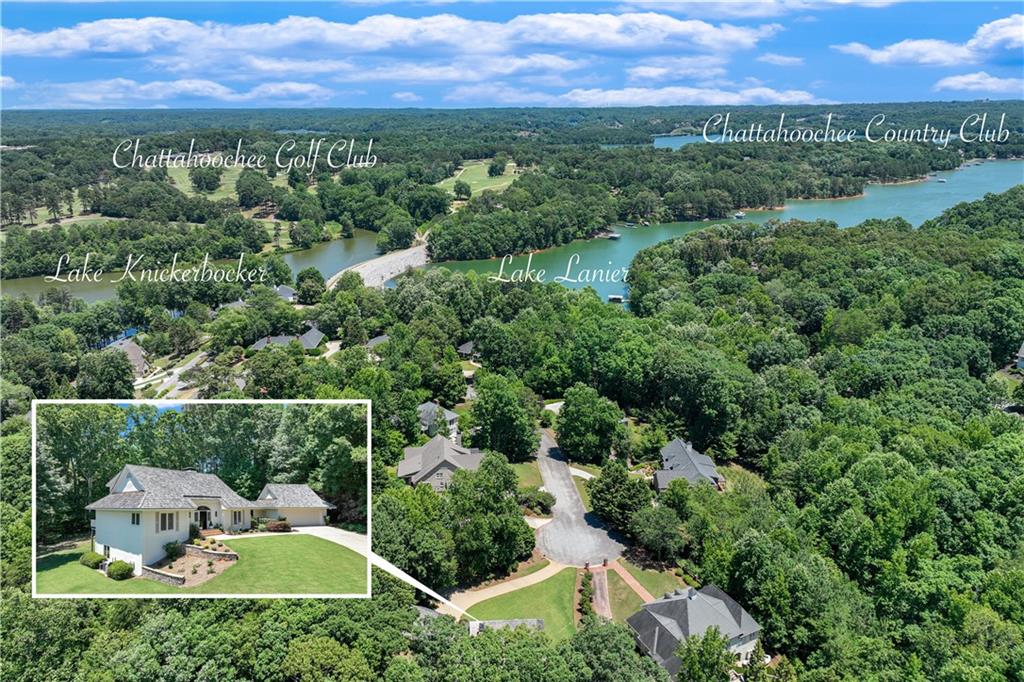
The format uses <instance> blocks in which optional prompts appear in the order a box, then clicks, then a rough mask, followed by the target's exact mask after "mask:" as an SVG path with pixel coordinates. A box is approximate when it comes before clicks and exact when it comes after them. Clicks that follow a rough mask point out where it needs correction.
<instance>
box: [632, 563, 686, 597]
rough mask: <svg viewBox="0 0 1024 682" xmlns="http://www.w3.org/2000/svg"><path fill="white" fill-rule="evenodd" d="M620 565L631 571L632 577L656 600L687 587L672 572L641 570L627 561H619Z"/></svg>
mask: <svg viewBox="0 0 1024 682" xmlns="http://www.w3.org/2000/svg"><path fill="white" fill-rule="evenodd" d="M619 563H620V564H622V566H623V567H624V568H625V569H626V570H627V571H629V573H630V575H632V576H633V577H634V578H636V581H637V582H638V583H640V584H641V585H643V586H644V588H646V589H647V591H648V592H650V593H651V595H652V596H653V597H654V598H655V599H660V598H661V597H662V596H664V595H665V593H666V592H671V591H673V590H675V589H677V588H679V587H685V586H686V585H685V584H684V583H683V581H682V580H680V579H679V577H678V576H676V574H675V573H673V572H672V571H655V570H651V569H646V568H640V567H639V566H637V565H635V564H631V563H629V562H628V561H626V560H625V559H619Z"/></svg>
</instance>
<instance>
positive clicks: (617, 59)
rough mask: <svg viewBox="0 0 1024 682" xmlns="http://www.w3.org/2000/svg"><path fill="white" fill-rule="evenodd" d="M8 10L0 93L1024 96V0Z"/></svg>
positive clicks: (211, 102)
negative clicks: (1000, 0)
mask: <svg viewBox="0 0 1024 682" xmlns="http://www.w3.org/2000/svg"><path fill="white" fill-rule="evenodd" d="M2 26H3V36H2V37H3V52H2V86H3V88H2V97H3V106H4V107H5V108H26V107H32V108H108V107H131V108H152V107H156V108H167V107H171V108H184V107H265V106H275V107H288V106H344V107H479V106H641V105H668V104H714V105H739V104H773V103H828V102H881V101H907V100H949V99H960V100H964V99H981V98H991V99H1011V98H1013V99H1019V98H1022V97H1024V79H1022V77H1021V76H1022V69H1024V57H1022V55H1024V15H1022V14H1021V3H1019V2H1010V3H998V2H997V3H925V2H907V3H899V2H887V1H886V0H844V1H842V2H829V1H826V0H773V1H771V2H730V3H726V2H646V1H640V0H637V1H634V2H629V1H627V0H623V1H620V2H605V3H555V2H528V3H511V2H444V1H436V0H435V1H431V2H420V3H389V2H381V1H378V0H361V1H359V2H349V3H344V2H331V3H327V2H322V3H295V2H290V3H285V2H260V3H242V2H237V3H230V2H229V3H207V2H200V3H161V2H151V3H118V2H101V3H84V2H67V3H36V2H6V3H5V4H4V8H3V17H2Z"/></svg>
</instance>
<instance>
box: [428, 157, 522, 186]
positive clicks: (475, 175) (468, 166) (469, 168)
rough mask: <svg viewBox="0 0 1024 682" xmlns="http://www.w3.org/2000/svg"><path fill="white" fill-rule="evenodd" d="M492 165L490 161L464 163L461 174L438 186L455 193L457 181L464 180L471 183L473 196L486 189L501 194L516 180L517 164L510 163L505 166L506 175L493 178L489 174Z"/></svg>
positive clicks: (445, 180) (447, 179)
mask: <svg viewBox="0 0 1024 682" xmlns="http://www.w3.org/2000/svg"><path fill="white" fill-rule="evenodd" d="M490 163H491V160H490V159H484V160H483V161H464V162H463V163H462V172H461V173H459V174H457V175H455V176H452V177H450V178H445V179H444V180H442V181H441V182H439V183H437V186H438V187H440V188H441V189H443V190H447V191H449V192H452V193H454V192H455V181H456V180H462V181H463V182H466V183H469V188H470V189H471V190H472V191H473V194H476V193H478V192H482V191H484V190H485V189H489V190H492V191H495V192H500V191H501V190H503V189H506V188H507V187H508V186H509V185H511V184H512V181H513V180H515V179H516V176H515V173H514V172H513V169H514V168H515V164H513V163H509V164H508V165H507V166H505V173H504V175H498V176H495V177H493V178H492V177H491V176H490V175H488V174H487V167H488V166H489V165H490Z"/></svg>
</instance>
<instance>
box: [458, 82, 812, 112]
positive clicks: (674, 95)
mask: <svg viewBox="0 0 1024 682" xmlns="http://www.w3.org/2000/svg"><path fill="white" fill-rule="evenodd" d="M445 100H447V101H451V102H481V101H484V102H493V103H496V104H504V105H541V106H580V107H637V106H667V105H682V104H714V105H741V104H817V103H825V102H824V100H820V99H818V98H817V97H815V96H814V95H813V94H811V93H809V92H805V91H803V90H774V89H772V88H767V87H750V88H743V89H740V90H723V89H720V88H713V87H706V88H703V87H701V88H693V87H684V86H668V87H662V88H619V89H601V88H576V89H573V90H570V91H569V92H566V93H563V94H561V95H549V94H547V93H543V92H532V91H528V90H523V89H519V88H513V87H509V86H508V85H506V84H504V83H487V84H480V85H472V86H461V87H458V88H455V89H454V90H452V91H451V92H450V93H448V95H447V96H446V97H445Z"/></svg>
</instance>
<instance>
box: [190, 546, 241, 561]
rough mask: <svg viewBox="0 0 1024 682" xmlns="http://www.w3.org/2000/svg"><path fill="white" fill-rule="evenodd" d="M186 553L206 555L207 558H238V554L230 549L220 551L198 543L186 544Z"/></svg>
mask: <svg viewBox="0 0 1024 682" xmlns="http://www.w3.org/2000/svg"><path fill="white" fill-rule="evenodd" d="M185 554H189V555H191V556H201V557H206V558H207V559H226V560H227V561H237V560H238V554H236V553H235V552H232V551H230V550H226V551H223V552H218V551H216V550H212V549H203V548H202V547H199V546H197V545H185Z"/></svg>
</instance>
